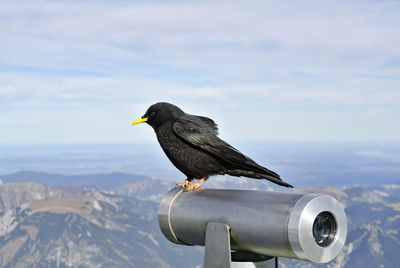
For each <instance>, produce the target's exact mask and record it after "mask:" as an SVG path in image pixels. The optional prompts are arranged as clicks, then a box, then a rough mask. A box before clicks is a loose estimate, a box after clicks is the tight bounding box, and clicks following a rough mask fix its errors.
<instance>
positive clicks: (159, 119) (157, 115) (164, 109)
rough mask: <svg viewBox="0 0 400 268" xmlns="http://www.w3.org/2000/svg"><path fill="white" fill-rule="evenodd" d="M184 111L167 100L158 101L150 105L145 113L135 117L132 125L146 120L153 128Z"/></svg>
mask: <svg viewBox="0 0 400 268" xmlns="http://www.w3.org/2000/svg"><path fill="white" fill-rule="evenodd" d="M183 113H184V112H183V111H182V110H181V109H179V107H177V106H175V105H173V104H170V103H167V102H158V103H156V104H153V105H151V106H150V107H149V108H148V109H147V111H146V113H145V114H144V115H143V116H142V117H139V118H138V119H136V120H135V121H134V122H133V123H132V125H136V124H140V123H143V122H146V123H147V124H149V125H150V126H152V127H153V128H154V129H156V128H158V127H159V126H161V125H162V124H164V123H166V122H168V121H170V120H173V119H175V118H178V117H179V116H180V115H181V114H183Z"/></svg>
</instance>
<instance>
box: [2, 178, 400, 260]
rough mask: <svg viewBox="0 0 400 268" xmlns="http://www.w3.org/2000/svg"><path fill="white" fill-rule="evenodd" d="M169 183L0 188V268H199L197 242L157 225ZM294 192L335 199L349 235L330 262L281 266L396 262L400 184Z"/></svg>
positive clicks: (235, 184) (238, 184)
mask: <svg viewBox="0 0 400 268" xmlns="http://www.w3.org/2000/svg"><path fill="white" fill-rule="evenodd" d="M174 185H175V183H173V182H169V181H161V180H155V179H143V180H140V181H136V182H133V183H129V184H126V185H122V186H118V187H115V188H112V189H104V191H103V192H99V191H97V190H93V189H97V188H93V189H90V188H88V187H82V188H79V187H76V188H63V187H52V186H46V185H42V184H38V183H32V182H29V183H7V184H3V185H0V267H7V268H8V267H10V268H11V267H22V268H23V267H32V268H36V267H201V265H202V263H203V248H202V247H187V246H179V245H175V244H172V243H170V242H169V241H167V240H166V239H165V238H164V236H163V235H162V234H161V232H160V230H159V227H158V223H157V210H158V201H159V200H160V199H161V198H162V197H163V196H164V195H165V193H166V192H167V191H168V190H169V189H170V188H171V187H174ZM205 187H209V188H236V189H254V190H256V189H257V190H268V191H272V190H273V189H272V188H271V186H270V184H269V183H268V182H265V181H258V180H249V179H243V178H242V179H240V178H239V179H234V180H233V179H232V180H231V179H228V178H224V177H216V178H214V179H213V180H210V181H209V182H206V183H205ZM282 190H283V189H282ZM294 191H301V192H316V193H324V194H329V195H332V196H334V197H336V198H337V199H338V200H340V202H342V203H343V204H344V206H345V209H346V213H347V216H348V224H349V233H348V237H347V241H346V244H345V246H344V249H343V251H342V252H341V253H340V254H339V256H338V257H337V258H335V259H334V260H333V261H331V262H330V263H328V264H321V265H317V264H313V263H310V262H306V261H298V260H290V259H285V258H280V267H281V268H289V267H290V268H292V267H313V268H316V267H318V268H322V267H328V268H334V267H335V268H341V267H345V268H353V267H354V268H356V267H357V268H358V267H367V268H368V267H371V268H375V267H389V268H390V267H397V266H398V263H399V262H400V255H399V254H397V252H399V251H400V216H399V215H400V185H395V184H394V185H381V186H368V187H366V186H352V187H337V186H328V187H325V188H316V187H303V188H301V189H294Z"/></svg>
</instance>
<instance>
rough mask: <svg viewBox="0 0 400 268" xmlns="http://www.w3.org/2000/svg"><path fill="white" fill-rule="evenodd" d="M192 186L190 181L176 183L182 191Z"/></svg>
mask: <svg viewBox="0 0 400 268" xmlns="http://www.w3.org/2000/svg"><path fill="white" fill-rule="evenodd" d="M191 185H192V184H191V183H190V181H187V180H185V181H184V182H182V183H177V184H176V186H178V187H180V188H182V190H184V191H187V190H188V188H189V187H190V186H191Z"/></svg>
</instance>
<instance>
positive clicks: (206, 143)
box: [144, 103, 293, 187]
mask: <svg viewBox="0 0 400 268" xmlns="http://www.w3.org/2000/svg"><path fill="white" fill-rule="evenodd" d="M144 117H147V118H148V120H147V123H148V124H149V125H151V126H152V127H153V128H154V130H155V132H156V135H157V139H158V141H159V143H160V145H161V147H162V148H163V150H164V152H165V154H166V155H167V157H168V158H169V159H170V160H171V162H172V163H173V164H174V165H175V166H176V167H177V168H178V169H179V170H180V171H181V172H183V173H184V174H185V175H186V176H187V177H188V179H193V178H195V179H200V178H202V177H205V176H207V177H208V176H211V175H216V174H228V175H232V176H237V177H240V176H245V177H250V178H255V179H267V180H269V181H271V182H273V183H276V184H279V185H282V186H286V187H293V186H291V185H290V184H288V183H286V182H283V181H282V179H281V178H280V177H279V175H278V174H277V173H275V172H273V171H271V170H269V169H267V168H265V167H263V166H261V165H259V164H257V163H256V162H255V161H253V160H252V159H250V158H249V157H247V156H245V155H244V154H242V153H241V152H239V151H238V150H237V149H235V148H234V147H232V146H231V145H229V144H228V143H226V142H225V141H223V140H221V139H220V138H219V137H218V136H217V135H218V127H217V124H215V122H214V121H213V120H212V119H210V118H207V117H203V116H195V115H190V114H186V113H184V112H183V111H182V110H181V109H179V108H178V107H176V106H174V105H172V104H169V103H156V104H154V105H152V106H151V107H150V108H149V109H148V110H147V112H146V114H145V115H144Z"/></svg>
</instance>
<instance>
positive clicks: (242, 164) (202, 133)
mask: <svg viewBox="0 0 400 268" xmlns="http://www.w3.org/2000/svg"><path fill="white" fill-rule="evenodd" d="M173 130H174V132H175V134H176V135H178V136H179V137H180V138H181V139H183V140H184V141H185V142H187V143H189V144H191V145H192V146H195V147H197V148H200V149H202V150H204V151H206V152H207V153H210V154H212V155H214V156H215V157H217V158H219V159H221V160H223V161H226V162H228V163H231V164H232V165H233V166H235V167H238V170H239V169H243V170H247V171H249V172H250V171H251V172H255V173H258V175H259V177H260V178H266V179H268V180H271V181H273V182H275V183H278V184H280V185H284V186H288V184H287V183H284V182H282V180H281V179H280V177H279V175H278V174H276V173H275V172H273V171H271V170H269V169H267V168H265V167H262V166H260V165H258V164H257V163H256V162H254V161H253V160H252V159H250V158H249V157H247V156H245V155H244V154H242V153H241V152H239V151H238V150H237V149H235V148H234V147H232V146H231V145H229V144H228V143H226V142H225V141H223V140H221V139H220V138H218V137H217V135H218V133H217V127H216V124H215V123H214V121H213V120H211V119H209V118H206V117H199V116H193V115H187V114H186V115H185V116H182V117H181V118H179V119H178V120H177V121H176V122H175V123H174V124H173ZM258 175H257V174H250V173H249V174H248V176H249V177H257V176H258ZM243 176H244V175H243ZM289 186H290V185H289Z"/></svg>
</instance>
